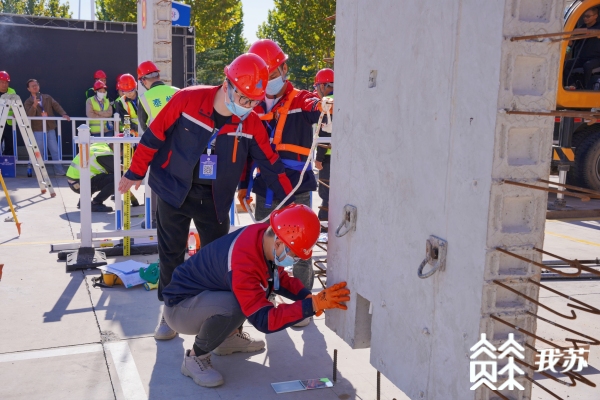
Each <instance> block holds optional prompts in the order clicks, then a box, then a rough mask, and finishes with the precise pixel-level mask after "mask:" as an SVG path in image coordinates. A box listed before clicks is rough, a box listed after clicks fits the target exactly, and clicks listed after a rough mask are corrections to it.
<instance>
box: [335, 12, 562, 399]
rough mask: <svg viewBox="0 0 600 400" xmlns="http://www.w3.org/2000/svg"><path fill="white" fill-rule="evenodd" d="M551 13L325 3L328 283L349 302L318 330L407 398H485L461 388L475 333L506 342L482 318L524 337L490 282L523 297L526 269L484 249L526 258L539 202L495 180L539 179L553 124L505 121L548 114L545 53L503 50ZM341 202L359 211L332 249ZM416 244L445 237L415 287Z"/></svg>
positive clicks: (536, 46) (420, 247)
mask: <svg viewBox="0 0 600 400" xmlns="http://www.w3.org/2000/svg"><path fill="white" fill-rule="evenodd" d="M562 6H563V2H562V0H496V1H477V0H462V1H461V0H440V1H436V2H424V1H416V0H414V1H402V2H398V1H394V0H378V1H375V2H372V1H366V0H356V1H340V2H338V3H337V12H336V53H335V54H336V56H335V66H336V96H335V100H336V102H335V124H334V131H333V139H332V140H333V150H332V152H333V153H332V177H331V198H330V206H329V210H330V217H329V220H330V226H331V229H330V232H331V233H330V239H329V254H328V261H329V263H328V280H329V281H330V282H333V283H335V282H338V281H341V280H346V281H348V286H349V287H350V289H351V290H352V292H353V296H352V300H351V302H350V303H349V305H348V306H349V309H348V311H346V312H343V311H338V310H330V311H328V312H327V314H326V315H327V316H326V323H327V325H328V326H329V327H330V328H331V329H333V330H334V331H336V332H337V334H338V335H340V336H341V337H342V338H343V339H344V340H346V341H347V342H348V343H349V344H350V345H351V346H353V347H354V348H364V347H370V348H371V364H372V365H373V366H374V367H376V368H377V369H378V370H379V371H381V372H382V373H383V374H384V375H386V376H387V377H388V378H389V379H390V380H391V381H392V382H394V383H395V384H396V385H397V386H398V387H399V388H400V389H401V390H403V391H404V392H405V393H406V394H407V395H408V396H409V397H410V398H414V399H421V398H426V399H444V400H446V399H460V400H463V399H489V398H492V397H493V396H494V395H493V393H491V392H490V391H489V390H487V389H481V390H478V391H470V390H469V388H470V386H471V384H472V383H471V382H470V380H469V378H470V377H469V356H470V350H469V349H470V348H471V346H473V345H474V344H475V343H476V342H477V341H478V340H479V335H480V333H486V334H487V335H488V339H491V340H492V341H493V343H495V344H499V343H501V342H503V341H505V340H506V339H507V335H508V333H509V331H510V332H512V331H511V330H510V329H509V328H508V327H506V326H504V325H502V324H499V323H497V322H494V321H493V320H492V319H491V318H490V317H489V315H490V313H499V312H501V313H504V314H503V315H506V320H507V321H511V322H512V323H515V324H516V325H519V326H522V327H523V328H525V329H530V330H532V331H535V320H533V319H532V317H528V316H525V315H524V311H526V310H529V311H532V312H535V311H536V310H535V309H534V308H531V306H530V305H528V304H525V303H524V302H523V301H522V299H520V298H518V297H517V296H516V295H512V294H511V292H509V291H507V290H505V289H502V288H500V287H499V286H497V285H494V284H493V283H492V280H493V279H498V280H502V281H505V282H510V284H511V286H513V287H515V288H516V289H517V290H521V291H522V292H523V293H526V294H527V295H529V296H531V297H533V298H537V295H538V294H537V289H536V287H535V286H534V285H532V284H527V281H526V278H528V277H531V278H533V279H539V269H538V268H537V267H533V266H532V265H531V264H528V263H525V262H522V261H519V260H517V259H515V258H513V257H510V256H508V255H506V254H503V253H500V252H499V251H497V250H496V247H498V246H500V247H503V248H505V249H507V250H510V251H513V252H515V253H518V254H522V255H524V256H525V257H527V258H531V259H533V260H540V259H541V257H540V256H539V253H537V252H535V251H534V250H533V247H534V246H535V247H542V245H543V236H544V221H545V211H546V202H547V195H546V193H545V192H543V191H537V190H531V189H526V188H522V187H517V186H511V185H508V184H505V183H503V180H505V179H509V180H516V181H521V182H525V183H530V184H535V183H536V180H537V179H538V178H547V177H548V173H549V167H550V155H551V145H552V129H553V119H552V118H541V117H523V116H514V115H508V114H506V110H513V109H517V110H533V111H542V110H551V109H553V108H554V105H555V93H556V84H557V75H558V72H557V71H558V62H559V57H558V55H559V47H558V45H556V44H551V43H549V42H532V41H528V42H511V41H510V40H509V39H510V37H511V36H518V35H531V34H536V33H549V32H557V31H560V30H561V12H562ZM345 204H352V205H354V206H356V207H357V209H358V218H357V224H356V230H355V231H351V232H350V233H348V234H347V235H345V236H344V237H341V238H337V237H335V236H334V235H333V231H334V229H335V227H336V226H337V225H338V224H339V223H340V222H341V221H342V214H343V213H342V209H343V207H344V205H345ZM430 235H435V236H438V237H440V238H442V239H444V240H447V242H448V254H447V261H446V267H445V270H443V271H439V272H437V273H436V274H434V275H433V276H432V277H430V278H428V279H419V278H418V277H417V268H418V267H419V265H420V264H421V262H422V261H423V259H424V258H425V241H426V240H427V238H428V237H429V236H430ZM426 268H428V267H426ZM515 337H516V338H517V340H520V341H521V343H523V342H524V341H525V340H528V339H526V337H524V336H522V335H519V334H517V335H515ZM528 343H530V344H533V342H532V341H530V340H528ZM526 356H527V358H528V360H526V361H529V362H530V363H531V364H533V361H532V357H533V355H532V354H531V353H530V352H529V353H527V354H526ZM519 382H521V384H523V385H524V386H525V388H526V390H525V391H522V392H519V393H510V394H509V395H510V396H511V397H512V398H515V399H517V398H519V399H521V398H522V399H527V398H529V396H530V393H531V388H530V384H529V382H528V381H525V380H523V379H520V380H519ZM503 393H504V392H503ZM505 394H506V393H505Z"/></svg>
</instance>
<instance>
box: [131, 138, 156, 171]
mask: <svg viewBox="0 0 600 400" xmlns="http://www.w3.org/2000/svg"><path fill="white" fill-rule="evenodd" d="M148 134H149V133H148ZM156 152H157V150H156V149H151V148H150V147H147V146H144V145H143V144H141V143H140V144H138V146H137V149H136V150H135V153H134V154H133V159H132V160H131V167H129V169H130V170H131V172H133V173H134V174H136V175H139V176H145V175H146V172H147V171H148V165H150V162H151V161H152V159H153V158H154V154H156Z"/></svg>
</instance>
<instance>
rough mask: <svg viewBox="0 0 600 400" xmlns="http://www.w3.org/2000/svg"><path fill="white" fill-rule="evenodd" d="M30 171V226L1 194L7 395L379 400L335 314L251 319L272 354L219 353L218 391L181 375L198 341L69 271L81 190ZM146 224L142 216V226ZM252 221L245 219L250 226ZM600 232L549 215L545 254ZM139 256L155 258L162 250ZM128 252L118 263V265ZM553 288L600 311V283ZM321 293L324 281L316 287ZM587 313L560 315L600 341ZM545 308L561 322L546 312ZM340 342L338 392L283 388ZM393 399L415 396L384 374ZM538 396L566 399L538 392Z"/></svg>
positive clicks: (588, 392)
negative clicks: (165, 336) (330, 324)
mask: <svg viewBox="0 0 600 400" xmlns="http://www.w3.org/2000/svg"><path fill="white" fill-rule="evenodd" d="M24 172H25V171H24V170H22V169H21V168H19V177H18V178H16V179H14V178H13V179H10V178H7V179H6V183H7V186H8V188H9V190H10V195H11V198H12V201H13V203H14V204H16V205H17V206H18V215H19V219H20V222H21V223H22V224H23V225H22V234H21V236H20V237H17V235H16V229H15V226H14V224H13V223H11V222H2V221H4V219H5V218H7V217H9V216H10V211H9V210H8V207H7V202H6V199H5V198H4V195H3V194H0V218H1V220H0V264H1V263H3V264H5V266H4V270H3V276H2V281H1V282H0V305H1V307H0V399H113V398H114V399H177V398H200V399H236V398H239V399H258V398H260V399H269V398H273V399H275V398H278V399H375V398H376V371H375V369H374V368H373V367H372V366H371V365H370V363H369V350H368V349H366V350H352V349H350V347H349V346H348V345H346V344H345V343H344V342H343V341H342V340H340V339H339V338H338V336H337V335H335V334H334V333H333V332H332V331H330V330H329V329H328V328H326V327H325V321H324V317H320V318H316V319H315V321H314V323H313V324H311V325H309V326H308V327H306V328H303V329H288V330H286V331H283V332H279V333H275V334H272V335H268V336H266V337H265V335H264V334H262V333H260V332H258V331H256V329H254V328H253V327H252V326H250V325H249V324H246V326H245V330H246V331H247V332H249V333H250V334H251V335H252V336H253V337H256V338H261V339H264V340H265V341H266V342H267V346H266V349H265V350H263V351H262V352H259V353H255V354H235V355H231V356H227V357H218V356H214V357H213V364H214V365H215V367H216V368H217V369H218V370H219V371H220V372H221V373H222V374H223V375H224V377H225V385H223V386H221V387H219V388H216V389H207V388H202V387H199V386H197V385H196V384H194V383H193V381H192V380H191V379H189V378H186V377H184V376H183V375H182V374H181V373H180V371H179V369H180V365H181V361H182V355H183V352H184V349H187V348H190V347H191V345H192V342H193V337H192V336H187V335H181V336H178V337H176V338H175V339H173V340H170V341H164V342H157V341H156V340H154V338H153V336H152V334H153V330H154V327H155V325H156V322H157V320H158V318H159V314H160V307H161V304H160V302H159V301H158V300H157V299H156V292H154V291H152V292H147V291H145V290H144V289H143V288H141V287H136V288H131V289H123V288H118V287H117V288H111V289H104V290H102V289H94V288H92V286H91V281H90V278H91V277H92V276H95V275H98V272H97V271H94V270H92V271H85V272H82V271H78V272H72V273H65V263H64V262H61V261H57V256H56V254H53V253H49V249H50V244H56V243H68V242H76V240H75V239H76V233H77V232H78V231H79V211H78V210H77V208H76V204H77V200H78V196H77V195H76V194H75V193H73V192H72V191H71V190H70V189H69V187H68V185H67V182H66V179H65V178H64V177H54V176H53V177H52V181H53V183H54V185H55V187H56V193H57V196H56V197H55V198H53V199H51V198H50V197H49V196H48V195H40V193H39V189H38V188H37V182H36V180H35V179H32V178H26V177H25V176H24ZM140 193H141V192H140ZM141 197H142V196H141V195H140V198H141ZM318 202H319V200H318V199H316V203H318ZM598 203H599V204H598V207H597V208H600V202H598ZM107 204H109V205H110V204H111V202H110V201H107ZM137 210H139V214H141V213H142V212H143V208H141V207H140V208H139V209H136V210H134V212H133V214H136V213H137ZM93 221H94V229H112V228H113V226H114V217H113V215H112V214H108V215H107V214H94V215H93ZM140 221H141V218H137V219H136V220H134V224H135V223H136V222H140ZM248 222H250V221H249V218H248V217H247V215H243V214H242V216H241V220H240V223H242V224H245V223H248ZM598 230H600V223H598V222H595V221H586V222H569V223H566V222H558V221H548V223H547V226H546V243H545V249H546V250H548V251H552V252H555V253H557V254H560V255H562V256H564V257H570V258H579V259H588V258H595V257H598V256H600V240H599V239H598V238H599V237H600V236H599V233H598ZM132 258H133V259H136V260H139V261H142V262H146V263H151V262H154V261H156V259H157V255H156V254H154V255H145V256H134V257H132ZM122 259H123V258H122V257H115V258H110V259H109V262H110V263H113V262H118V261H121V260H122ZM545 284H547V285H548V286H551V287H553V288H555V289H557V290H560V291H562V292H564V293H567V294H568V295H573V296H576V298H577V299H579V300H582V301H585V302H588V303H590V304H591V305H594V306H596V307H599V308H600V281H570V282H567V281H564V280H563V281H552V282H545ZM319 289H320V285H319V283H318V281H316V282H315V287H314V290H313V291H314V292H317V291H319ZM540 301H541V302H543V303H544V304H546V305H548V306H550V307H553V308H555V309H556V310H559V311H566V310H568V308H567V307H566V306H565V304H566V302H567V301H566V300H565V299H562V298H561V297H559V296H557V295H554V294H553V293H550V292H547V291H542V292H541V293H540ZM577 314H578V316H579V318H578V319H576V320H574V321H567V320H560V321H557V322H559V323H561V324H563V325H567V326H569V327H570V328H571V329H574V330H577V331H579V332H583V333H585V334H587V335H589V336H591V337H595V338H600V315H593V314H588V313H584V312H581V311H577ZM540 315H541V316H545V317H551V318H552V317H553V316H552V314H550V313H549V312H547V311H544V310H542V311H541V312H540ZM552 319H553V320H557V318H552ZM391 334H393V333H391ZM538 334H539V335H540V336H542V337H546V338H550V339H553V338H559V337H562V338H564V337H565V335H564V334H563V333H561V332H559V331H558V330H557V328H554V327H552V329H551V326H550V325H548V324H545V323H543V322H539V324H538ZM571 336H572V335H571ZM334 349H337V350H338V376H337V382H336V385H335V386H334V387H333V388H332V389H322V390H314V391H306V392H296V393H288V394H281V395H277V394H275V393H274V391H273V389H272V388H271V385H270V384H271V383H273V382H281V381H288V380H296V379H309V378H321V377H328V378H330V379H331V378H332V358H333V350H334ZM594 366H595V367H598V366H600V352H598V349H597V347H592V352H591V356H590V367H588V368H586V369H585V370H584V371H583V373H584V375H585V376H586V377H587V378H588V379H590V380H591V381H592V382H595V383H596V384H600V375H599V374H600V371H598V370H597V369H596V368H594ZM536 379H539V383H540V384H542V385H544V386H545V387H546V388H548V389H550V390H552V391H554V392H555V393H556V394H557V395H559V396H560V397H562V398H564V399H567V398H569V399H581V400H583V399H598V398H600V390H598V389H595V388H590V387H588V386H586V385H583V384H581V383H578V384H577V386H576V387H575V388H568V387H566V386H563V385H560V384H557V383H555V382H552V381H551V380H549V379H547V378H544V377H542V376H539V377H538V376H537V375H536ZM465 384H469V383H468V382H465ZM381 398H382V399H388V400H391V399H397V400H400V399H402V400H405V399H408V397H407V396H405V395H404V394H403V393H402V392H401V391H400V390H399V389H398V388H396V387H395V386H394V385H393V384H391V383H390V382H389V381H388V380H387V379H386V378H385V377H383V376H382V379H381ZM532 398H533V399H551V398H554V397H552V396H550V395H549V394H547V393H546V392H544V391H542V390H541V389H539V388H535V389H534V391H533V396H532ZM453 400H462V399H453Z"/></svg>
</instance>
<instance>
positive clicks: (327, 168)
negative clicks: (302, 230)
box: [318, 157, 331, 221]
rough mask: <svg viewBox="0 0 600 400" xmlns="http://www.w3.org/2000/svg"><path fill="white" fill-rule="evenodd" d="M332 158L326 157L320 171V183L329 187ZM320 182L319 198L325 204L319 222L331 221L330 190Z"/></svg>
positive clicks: (320, 212)
mask: <svg viewBox="0 0 600 400" xmlns="http://www.w3.org/2000/svg"><path fill="white" fill-rule="evenodd" d="M330 160H331V157H325V160H323V169H322V170H320V171H319V181H322V182H323V183H325V185H327V186H329V176H330V175H331V162H330ZM325 185H323V184H322V183H321V182H319V190H318V192H319V197H320V198H321V200H323V202H322V203H321V207H319V221H329V188H328V187H327V186H325Z"/></svg>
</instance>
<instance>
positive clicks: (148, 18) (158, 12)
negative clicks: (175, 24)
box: [137, 0, 172, 85]
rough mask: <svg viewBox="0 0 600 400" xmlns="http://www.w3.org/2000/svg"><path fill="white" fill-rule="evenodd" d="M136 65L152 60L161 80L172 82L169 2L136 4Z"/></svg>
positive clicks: (155, 0) (152, 0)
mask: <svg viewBox="0 0 600 400" xmlns="http://www.w3.org/2000/svg"><path fill="white" fill-rule="evenodd" d="M137 32H138V64H139V63H141V62H142V61H146V60H152V61H154V63H155V64H156V65H157V66H158V68H159V69H160V76H161V79H162V80H163V81H164V82H165V83H166V84H167V85H170V84H171V82H172V73H171V63H172V48H171V36H172V34H171V1H169V0H141V1H139V2H138V30H137Z"/></svg>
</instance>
